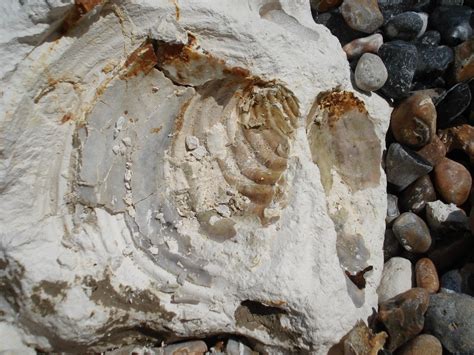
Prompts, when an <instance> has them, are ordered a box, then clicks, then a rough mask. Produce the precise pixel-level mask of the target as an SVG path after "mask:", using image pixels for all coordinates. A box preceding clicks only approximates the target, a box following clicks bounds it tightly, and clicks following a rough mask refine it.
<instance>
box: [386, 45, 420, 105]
mask: <svg viewBox="0 0 474 355" xmlns="http://www.w3.org/2000/svg"><path fill="white" fill-rule="evenodd" d="M378 55H379V56H380V58H382V61H383V62H384V64H385V67H386V68H387V72H388V79H387V82H386V83H385V85H384V86H383V87H382V89H380V90H381V92H382V93H383V94H384V95H386V96H388V97H390V98H392V99H400V98H403V97H405V96H407V95H408V93H409V91H410V86H411V84H412V81H413V77H414V75H415V71H416V66H417V63H418V51H417V49H416V46H415V45H413V44H409V43H406V42H403V41H392V42H388V43H384V44H382V46H381V47H380V48H379V52H378Z"/></svg>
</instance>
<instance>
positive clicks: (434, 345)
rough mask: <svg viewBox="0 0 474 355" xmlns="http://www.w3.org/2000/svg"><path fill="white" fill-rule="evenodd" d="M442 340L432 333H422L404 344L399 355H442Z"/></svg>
mask: <svg viewBox="0 0 474 355" xmlns="http://www.w3.org/2000/svg"><path fill="white" fill-rule="evenodd" d="M442 354H443V347H442V345H441V342H440V341H439V340H438V339H437V338H436V337H434V336H432V335H431V334H420V335H418V336H417V337H416V338H414V339H412V340H410V341H409V342H408V343H406V344H405V345H403V347H401V348H400V350H399V351H398V352H397V355H442Z"/></svg>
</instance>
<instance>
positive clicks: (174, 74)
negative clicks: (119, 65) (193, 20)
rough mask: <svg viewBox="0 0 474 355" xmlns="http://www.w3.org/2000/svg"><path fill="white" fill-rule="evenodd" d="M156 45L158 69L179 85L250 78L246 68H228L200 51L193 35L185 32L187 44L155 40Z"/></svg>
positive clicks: (223, 62)
mask: <svg viewBox="0 0 474 355" xmlns="http://www.w3.org/2000/svg"><path fill="white" fill-rule="evenodd" d="M156 46H157V50H156V56H157V60H158V68H159V69H160V70H162V71H163V72H164V73H165V74H166V75H167V76H168V77H169V78H170V79H171V80H172V81H173V82H175V83H176V84H178V85H191V86H201V85H203V84H204V83H206V82H207V81H210V80H217V79H229V78H230V77H235V78H238V79H243V78H246V77H249V76H250V72H249V71H248V70H247V69H244V68H241V67H230V66H228V65H226V63H225V61H224V60H222V59H220V58H216V57H214V56H213V55H211V54H210V53H208V52H207V51H205V50H203V49H202V48H200V46H199V44H198V41H197V38H196V37H195V36H194V35H193V34H192V33H188V41H187V43H186V44H182V43H167V42H163V41H157V42H156Z"/></svg>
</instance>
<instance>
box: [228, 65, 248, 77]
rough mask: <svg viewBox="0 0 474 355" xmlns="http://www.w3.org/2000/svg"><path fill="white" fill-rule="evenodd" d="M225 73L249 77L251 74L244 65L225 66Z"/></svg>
mask: <svg viewBox="0 0 474 355" xmlns="http://www.w3.org/2000/svg"><path fill="white" fill-rule="evenodd" d="M224 74H230V75H234V76H239V77H242V78H247V77H249V76H250V71H249V70H248V69H245V68H242V67H231V68H229V67H226V68H224Z"/></svg>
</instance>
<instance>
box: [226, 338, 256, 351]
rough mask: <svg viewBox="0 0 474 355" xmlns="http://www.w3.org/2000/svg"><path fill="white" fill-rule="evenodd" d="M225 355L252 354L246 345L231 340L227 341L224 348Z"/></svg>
mask: <svg viewBox="0 0 474 355" xmlns="http://www.w3.org/2000/svg"><path fill="white" fill-rule="evenodd" d="M225 353H226V354H227V355H252V354H254V352H253V351H252V349H250V348H249V347H248V346H247V345H245V344H243V343H241V342H239V341H235V340H233V339H229V341H228V342H227V345H226V347H225Z"/></svg>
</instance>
